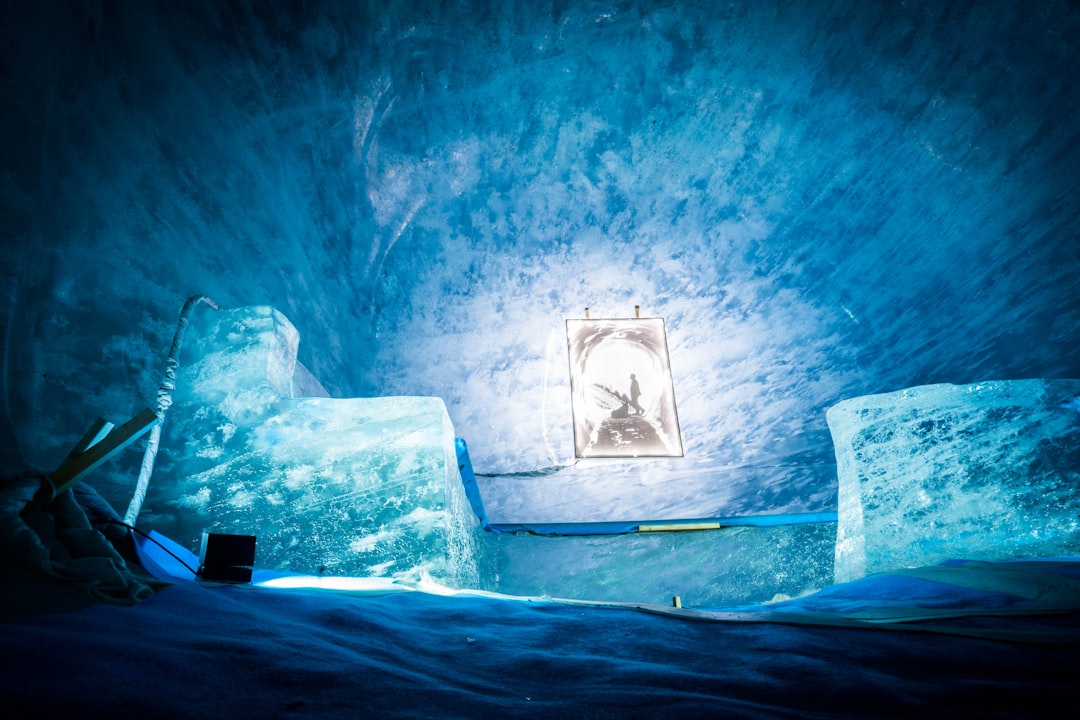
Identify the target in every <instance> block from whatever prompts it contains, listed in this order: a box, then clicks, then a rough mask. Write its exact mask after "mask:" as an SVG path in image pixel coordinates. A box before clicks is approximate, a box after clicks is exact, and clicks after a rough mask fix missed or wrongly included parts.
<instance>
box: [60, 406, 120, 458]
mask: <svg viewBox="0 0 1080 720" xmlns="http://www.w3.org/2000/svg"><path fill="white" fill-rule="evenodd" d="M114 427H115V426H114V425H113V424H112V423H111V422H109V421H108V420H105V419H104V418H98V419H97V420H95V421H94V424H93V425H91V426H90V429H89V430H87V431H86V434H85V435H83V436H82V438H80V439H79V442H77V443H75V447H73V448H71V452H69V453H68V455H67V457H66V458H64V462H62V463H60V466H61V467H63V466H64V463H66V462H68V461H70V460H73V459H74V458H75V457H76V456H77V455H82V454H83V453H84V452H86V451H87V450H89V449H90V448H91V447H93V446H94V445H97V444H98V443H99V442H101V441H102V439H103V438H104V437H105V436H106V435H108V434H109V433H110V432H111V431H112V429H113V428H114Z"/></svg>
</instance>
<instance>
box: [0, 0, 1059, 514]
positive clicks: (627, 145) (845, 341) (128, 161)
mask: <svg viewBox="0 0 1080 720" xmlns="http://www.w3.org/2000/svg"><path fill="white" fill-rule="evenodd" d="M2 13H3V22H0V38H2V45H0V58H2V60H0V93H2V96H0V103H2V108H3V110H2V122H3V125H2V130H3V143H2V145H0V157H2V165H0V171H2V172H0V209H2V213H3V214H2V227H0V233H2V240H0V242H2V249H0V253H2V254H0V258H2V263H0V279H2V283H0V293H3V295H0V302H2V306H3V310H4V312H3V319H2V321H0V322H2V323H3V353H2V371H3V376H2V385H0V387H2V390H0V400H2V401H3V402H2V415H3V423H2V426H0V441H2V448H3V454H4V458H5V465H7V466H12V467H14V466H27V465H30V466H42V467H51V466H55V464H56V463H57V462H58V461H59V459H60V458H62V456H63V453H64V452H66V448H67V447H68V446H69V445H70V444H71V442H73V439H75V438H77V437H78V436H79V435H80V434H81V433H82V431H83V430H84V429H85V426H86V424H87V422H88V420H89V419H92V418H93V417H96V416H98V415H102V416H105V417H111V418H115V419H123V418H126V417H129V416H130V415H132V414H134V412H136V411H137V410H138V409H139V408H141V407H144V406H147V405H149V404H150V403H151V402H152V399H153V395H154V390H155V388H156V387H157V383H158V379H159V377H160V373H161V371H162V368H163V364H164V356H165V351H166V350H167V348H168V344H169V340H170V338H171V336H172V332H173V329H174V326H175V323H176V315H177V312H178V310H179V308H180V306H181V305H182V304H183V302H184V300H185V299H186V298H187V297H188V296H190V295H193V294H195V293H206V294H208V295H210V296H211V297H213V298H214V299H215V300H216V301H217V302H218V303H219V304H221V305H223V306H229V307H235V306H242V305H272V306H274V307H276V308H278V309H279V310H281V311H282V312H283V313H285V315H287V316H288V317H289V318H290V319H291V320H292V322H293V323H294V324H295V325H296V327H297V328H298V329H299V331H300V334H301V337H302V340H301V347H300V359H301V361H302V362H303V363H304V364H305V365H306V366H307V367H309V368H310V369H311V370H312V371H313V373H314V374H315V375H316V376H317V377H318V378H319V379H320V380H321V381H322V382H323V384H324V385H325V386H326V387H327V388H328V389H329V390H330V391H331V392H332V393H333V394H334V395H336V396H341V397H347V396H368V395H401V394H408V395H434V396H439V397H441V398H443V399H444V400H445V401H446V404H447V407H448V409H449V413H450V417H451V419H452V420H453V422H454V425H455V428H456V431H457V433H458V434H459V435H460V436H461V437H464V438H466V439H467V440H468V442H469V445H470V449H471V454H472V458H473V462H474V464H475V466H476V469H477V470H478V471H479V472H482V473H485V474H488V475H493V476H496V477H493V478H491V479H489V481H488V482H489V483H491V485H490V487H491V488H493V489H495V490H497V491H499V492H501V493H502V496H503V497H505V498H508V499H507V500H506V501H505V502H503V505H502V507H503V508H504V510H505V512H506V514H507V515H513V514H515V513H516V514H518V515H521V514H527V512H528V507H529V504H530V503H532V502H535V501H538V500H537V499H538V498H540V497H542V496H543V495H544V494H545V493H546V492H548V490H547V489H546V488H547V487H549V486H545V485H543V484H542V481H541V480H542V479H541V480H538V479H536V478H533V477H528V476H520V475H518V476H514V475H508V474H510V473H521V472H523V471H531V470H535V469H537V468H550V467H559V466H568V465H572V464H573V462H574V460H573V456H574V450H573V433H572V430H571V412H570V393H569V378H568V367H567V349H566V333H565V325H564V322H565V320H566V319H567V318H573V317H582V316H583V313H584V309H585V308H586V307H588V308H590V311H591V313H592V316H593V317H628V316H632V314H633V312H634V310H633V308H634V306H635V305H639V306H640V307H641V311H642V315H643V316H648V317H662V318H664V319H665V321H666V325H667V332H668V343H669V347H670V355H671V369H672V374H673V379H674V387H675V395H676V398H677V402H678V414H679V419H680V422H681V425H682V435H683V442H684V445H685V452H686V456H685V457H684V458H678V459H668V460H662V461H659V460H641V461H637V462H636V463H630V462H625V463H622V464H612V463H598V464H594V465H588V464H587V463H578V464H577V465H574V467H573V468H571V470H572V473H573V477H574V478H575V479H574V481H573V482H575V483H579V486H580V487H582V488H585V487H591V488H593V490H591V492H592V493H593V495H591V496H590V497H591V498H592V500H593V501H594V503H595V507H594V509H593V510H590V511H588V512H587V513H586V514H588V515H590V517H589V518H574V517H566V518H564V519H568V520H569V519H592V518H595V517H600V516H602V515H604V514H605V513H606V514H607V515H609V516H610V515H612V514H615V515H617V514H619V506H622V507H624V508H628V509H627V510H626V512H639V511H640V512H653V513H656V514H673V515H681V516H704V515H708V514H712V513H719V514H734V513H740V512H772V511H784V510H790V511H800V510H810V511H816V510H821V509H829V508H833V507H835V491H836V481H835V468H834V466H833V463H834V460H833V451H832V445H831V442H830V438H829V433H828V428H827V426H826V424H825V410H826V409H827V408H828V407H829V406H831V405H833V404H835V403H836V402H838V401H840V400H843V399H845V398H849V397H853V396H858V395H865V394H870V393H878V392H887V391H892V390H897V389H900V388H904V387H909V386H913V385H920V384H927V383H938V382H953V383H969V382H975V381H980V380H988V379H1018V378H1032V377H1047V378H1067V377H1072V378H1075V377H1080V303H1078V297H1080V295H1078V291H1080V281H1078V278H1080V273H1078V270H1080V239H1078V228H1080V201H1078V200H1077V198H1078V197H1080V194H1078V190H1080V183H1078V179H1080V121H1078V120H1077V118H1078V117H1080V87H1078V86H1077V83H1076V78H1077V77H1080V11H1077V10H1076V9H1075V4H1074V3H1071V2H1068V1H1066V0H1061V1H1059V2H1053V1H1046V2H1038V3H1031V2H1025V1H1020V0H1017V1H1011V0H1009V1H1000V2H974V1H970V2H952V3H942V2H938V1H937V0H925V1H921V2H920V1H909V2H904V3H899V2H864V1H862V0H817V1H813V0H808V1H805V2H787V1H784V0H757V1H755V2H730V3H728V2H724V3H721V2H713V1H712V0H701V1H700V2H670V1H668V2H660V1H656V2H649V1H646V0H641V1H633V0H625V1H621V2H597V1H590V2H574V1H573V0H561V1H560V0H549V1H543V0H537V1H533V2H500V1H498V0H491V1H490V2H468V1H465V0H462V1H461V2H416V1H415V0H405V1H402V2H392V1H390V0H387V1H386V2H374V1H368V2H362V1H355V2H306V3H305V2H275V1H270V2H255V1H254V0H251V1H250V2H217V1H211V0H206V1H204V2H185V3H167V2H160V3H149V2H139V1H136V0H131V1H128V2H124V1H117V2H46V3H8V4H7V5H6V6H5V8H4V9H3V11H2ZM120 465H123V463H122V462H121V463H120ZM112 472H113V473H114V474H115V475H116V476H120V475H122V474H123V473H124V472H126V470H125V469H124V468H123V467H117V468H114V470H113V471H112ZM106 475H107V473H106ZM500 475H501V477H499V476H500ZM558 475H559V474H558V473H556V474H555V475H553V476H548V480H551V478H553V477H554V478H557V477H558ZM551 481H553V482H554V480H551ZM117 482H119V480H117ZM590 483H591V484H590ZM597 487H603V488H608V490H605V491H603V492H598V491H597V490H595V488H597ZM612 488H614V489H612ZM519 490H520V492H518V491H519ZM605 492H606V493H608V496H607V500H611V498H615V507H613V506H612V503H611V502H606V500H605V495H604V493H605ZM585 495H588V492H586V493H585ZM635 497H647V498H650V499H649V500H647V501H644V502H638V501H636V500H634V499H633V498H635ZM515 498H516V499H515ZM629 508H632V510H631V509H629ZM568 512H569V511H568ZM571 514H572V513H571ZM506 519H525V518H520V517H514V518H506ZM531 519H536V518H531Z"/></svg>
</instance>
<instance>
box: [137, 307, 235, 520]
mask: <svg viewBox="0 0 1080 720" xmlns="http://www.w3.org/2000/svg"><path fill="white" fill-rule="evenodd" d="M200 302H204V303H206V304H207V305H209V306H210V307H212V308H214V309H215V310H220V309H221V308H219V307H218V305H217V303H215V302H214V301H213V300H211V299H210V298H208V297H207V296H206V295H192V296H191V297H189V298H188V299H187V302H185V303H184V307H183V308H182V309H181V310H180V318H179V319H178V320H177V322H176V334H174V335H173V341H172V347H170V348H169V357H168V359H167V360H166V361H165V375H164V377H162V378H161V385H160V386H158V391H157V419H158V421H157V422H156V423H154V427H152V428H150V440H149V441H148V442H147V443H146V452H145V453H143V460H142V467H141V468H139V481H138V482H137V483H136V484H135V494H134V495H133V496H132V497H131V504H130V505H128V509H127V512H126V513H125V514H124V522H125V523H127V524H128V525H134V524H135V519H136V518H137V517H138V516H139V510H141V509H142V504H143V500H145V499H146V488H147V486H149V485H150V473H152V472H153V471H154V459H155V458H156V457H157V449H158V442H160V440H161V426H162V425H163V424H164V423H165V411H166V410H168V409H169V406H170V405H172V391H173V390H175V389H176V368H177V366H178V365H179V363H178V362H177V359H176V357H177V355H179V354H180V342H181V340H183V338H184V330H185V329H187V324H188V315H189V314H190V313H191V309H192V308H193V307H195V305H197V304H199V303H200Z"/></svg>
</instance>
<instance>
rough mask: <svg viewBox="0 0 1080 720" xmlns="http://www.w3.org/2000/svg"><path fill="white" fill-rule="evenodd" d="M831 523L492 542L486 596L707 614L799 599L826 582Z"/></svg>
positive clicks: (486, 559) (496, 538)
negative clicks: (675, 601)
mask: <svg viewBox="0 0 1080 720" xmlns="http://www.w3.org/2000/svg"><path fill="white" fill-rule="evenodd" d="M835 534H836V525H835V523H831V522H829V523H804V524H800V525H781V526H774V527H731V528H724V529H722V530H703V531H692V532H655V533H634V534H629V535H591V536H575V537H541V536H536V535H529V534H524V533H522V534H517V535H511V534H505V535H489V536H487V537H486V538H484V542H483V545H484V555H483V556H482V557H481V559H480V583H481V587H482V588H483V589H485V590H494V591H498V592H503V593H508V594H512V595H542V596H549V597H556V598H571V599H578V600H609V601H626V602H642V603H660V604H667V603H670V602H671V600H672V597H673V596H676V595H678V596H679V597H680V598H681V599H682V602H683V604H684V605H687V606H693V607H710V606H713V607H715V606H719V605H732V604H740V603H754V602H767V601H770V600H774V599H779V598H783V597H795V596H798V595H802V594H804V593H806V592H809V591H812V590H818V589H820V588H823V587H826V586H828V585H831V584H832V580H833V539H834V537H835Z"/></svg>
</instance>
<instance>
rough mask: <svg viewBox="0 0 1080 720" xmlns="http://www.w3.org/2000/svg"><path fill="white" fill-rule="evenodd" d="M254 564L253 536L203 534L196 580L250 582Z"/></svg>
mask: <svg viewBox="0 0 1080 720" xmlns="http://www.w3.org/2000/svg"><path fill="white" fill-rule="evenodd" d="M254 564H255V536H254V535H226V534H224V533H207V532H204V533H203V537H202V549H201V550H200V551H199V579H201V580H210V581H213V582H227V583H249V582H251V568H252V566H253V565H254Z"/></svg>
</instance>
